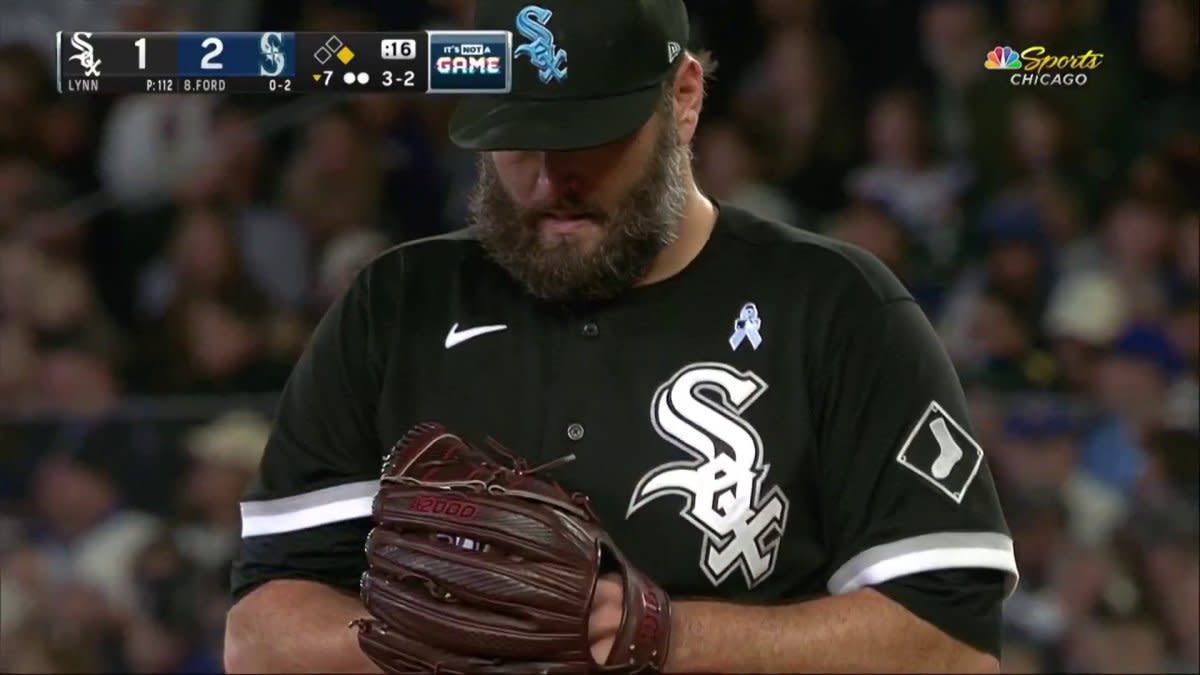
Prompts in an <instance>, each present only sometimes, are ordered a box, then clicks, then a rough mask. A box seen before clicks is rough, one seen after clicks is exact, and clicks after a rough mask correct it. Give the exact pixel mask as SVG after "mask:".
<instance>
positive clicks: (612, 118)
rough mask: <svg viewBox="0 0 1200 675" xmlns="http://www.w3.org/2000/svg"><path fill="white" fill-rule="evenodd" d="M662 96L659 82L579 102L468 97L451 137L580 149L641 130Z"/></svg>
mask: <svg viewBox="0 0 1200 675" xmlns="http://www.w3.org/2000/svg"><path fill="white" fill-rule="evenodd" d="M661 96H662V88H661V87H660V86H658V85H655V86H653V87H648V88H646V89H640V90H638V91H634V92H630V93H627V94H619V95H616V96H608V97H605V98H591V99H579V100H553V101H548V100H541V101H536V100H529V99H525V100H521V99H516V98H511V97H508V96H491V95H483V96H481V95H472V96H464V97H463V100H462V102H461V103H459V105H458V108H457V109H456V110H455V111H454V116H453V117H452V118H451V120H450V140H452V141H453V142H454V144H455V145H457V146H458V147H460V148H464V149H466V150H481V151H495V150H581V149H584V148H591V147H596V146H598V145H604V144H605V143H611V142H612V141H615V140H617V139H620V138H624V137H625V136H628V135H630V134H632V133H633V132H635V131H637V130H638V128H639V127H641V126H642V125H643V124H645V123H646V121H647V120H649V119H650V116H651V115H652V114H653V113H654V109H655V107H656V106H657V104H658V101H659V99H660V98H661Z"/></svg>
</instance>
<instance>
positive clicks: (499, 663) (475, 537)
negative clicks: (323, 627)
mask: <svg viewBox="0 0 1200 675" xmlns="http://www.w3.org/2000/svg"><path fill="white" fill-rule="evenodd" d="M489 446H490V447H489V449H488V451H485V450H483V449H481V448H478V447H474V446H471V445H469V444H467V443H466V442H465V441H464V440H462V439H461V438H460V437H458V436H456V435H455V434H454V433H452V432H450V431H449V430H447V429H446V428H445V427H443V426H441V425H438V424H421V425H418V426H416V427H414V428H412V429H411V430H409V432H408V433H407V434H405V436H404V438H403V439H402V440H401V441H400V442H399V443H398V444H397V445H396V447H395V448H394V449H393V450H392V452H391V453H390V455H389V456H388V458H387V461H386V462H385V463H384V468H383V477H382V481H381V485H380V490H379V494H378V496H376V498H375V502H374V504H373V514H374V518H375V527H374V529H373V530H372V531H371V534H370V535H369V536H368V538H367V545H366V553H367V571H366V572H365V573H364V574H363V577H362V584H361V596H362V601H363V603H364V605H365V606H366V609H367V612H368V613H369V614H370V615H371V618H369V619H362V620H359V621H356V622H355V626H356V627H357V629H358V641H359V645H360V646H361V648H362V650H363V652H364V653H365V654H366V655H367V656H368V657H370V658H371V660H373V661H374V662H375V663H376V664H377V665H378V666H379V667H380V668H382V669H383V670H384V671H386V672H423V673H428V672H441V673H539V672H540V673H594V672H628V673H635V672H652V671H661V670H662V666H663V663H664V662H665V661H666V657H667V647H668V645H669V628H670V604H669V600H668V597H667V595H666V593H664V592H663V591H662V589H660V588H659V587H658V586H656V585H655V584H654V583H653V582H652V581H651V580H650V579H649V578H647V577H646V576H645V575H644V574H642V573H641V572H639V571H638V570H637V569H636V568H634V567H633V565H631V564H630V563H629V561H628V560H627V559H626V558H625V556H624V555H623V554H622V553H621V551H620V549H619V548H617V546H616V545H615V544H614V543H613V540H612V538H611V537H610V536H609V535H608V533H607V532H606V531H605V530H604V528H603V527H602V526H601V524H600V521H599V519H598V518H597V517H596V515H595V513H594V512H593V510H592V508H591V506H590V504H589V501H588V499H587V497H585V496H583V495H581V494H571V493H568V492H567V491H566V490H564V489H563V488H562V487H560V486H559V485H558V484H557V483H555V482H553V481H551V480H550V479H548V478H546V477H545V471H547V470H548V469H550V468H552V465H558V464H560V463H561V462H562V461H564V460H565V459H569V458H564V460H556V461H555V462H552V463H551V464H549V465H545V466H542V467H529V466H528V464H527V463H526V462H525V461H524V460H522V459H520V458H517V457H516V456H514V455H512V454H511V453H509V452H508V451H506V450H505V449H504V448H503V447H501V446H499V445H498V444H496V443H495V442H494V441H489ZM501 456H503V457H501ZM607 572H618V573H620V575H621V577H622V579H623V582H624V597H625V608H624V615H623V617H622V622H621V627H620V630H619V631H618V633H617V636H616V640H615V642H614V644H613V648H612V651H611V653H610V656H609V658H608V662H607V663H605V664H597V663H596V662H595V660H594V659H593V658H592V654H591V649H590V644H589V640H588V619H589V616H590V614H591V607H592V596H593V592H594V590H595V587H596V582H597V580H598V579H599V577H600V576H601V575H602V574H604V573H607Z"/></svg>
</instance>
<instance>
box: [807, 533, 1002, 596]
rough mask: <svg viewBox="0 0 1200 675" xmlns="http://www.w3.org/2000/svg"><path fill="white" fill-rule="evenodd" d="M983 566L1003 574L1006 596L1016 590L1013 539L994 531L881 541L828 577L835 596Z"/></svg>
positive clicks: (829, 585)
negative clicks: (908, 578) (902, 579)
mask: <svg viewBox="0 0 1200 675" xmlns="http://www.w3.org/2000/svg"><path fill="white" fill-rule="evenodd" d="M969 568H982V569H993V570H999V571H1001V572H1004V573H1005V576H1006V578H1005V597H1007V596H1009V595H1012V592H1013V591H1014V590H1016V587H1017V583H1018V581H1019V580H1020V575H1019V573H1018V571H1017V561H1016V557H1015V556H1014V555H1013V543H1012V539H1011V538H1009V537H1008V536H1007V535H1003V534H999V533H996V532H935V533H933V534H923V535H919V536H916V537H909V538H907V539H900V540H898V541H894V542H890V543H887V544H880V545H879V546H874V547H872V548H869V549H867V550H865V551H862V552H861V553H859V554H858V555H856V556H854V557H853V558H851V559H850V560H847V561H846V562H845V563H844V564H843V565H842V566H841V567H840V568H838V570H837V571H836V572H834V573H833V575H832V576H831V577H829V582H828V583H827V584H826V587H827V588H828V589H829V592H830V593H832V594H834V595H839V594H842V593H851V592H853V591H857V590H859V589H860V588H863V587H865V586H874V585H876V584H881V583H883V582H885V581H890V580H892V579H897V578H900V577H904V576H908V575H910V574H919V573H921V572H932V571H936V570H945V569H969Z"/></svg>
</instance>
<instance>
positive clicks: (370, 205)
mask: <svg viewBox="0 0 1200 675" xmlns="http://www.w3.org/2000/svg"><path fill="white" fill-rule="evenodd" d="M283 190H284V195H283V197H284V200H285V202H286V204H287V206H288V208H289V210H290V212H291V214H292V216H293V217H294V218H296V219H297V220H299V222H300V223H302V224H303V225H304V227H305V228H306V230H307V232H308V234H309V236H311V237H312V238H313V239H315V240H316V241H317V242H320V243H324V242H326V241H328V240H329V239H331V238H333V237H334V236H336V235H338V234H341V233H343V232H347V231H349V230H354V229H360V228H371V227H378V226H379V224H380V216H381V212H380V199H381V197H382V194H383V172H382V170H381V168H380V156H379V151H378V148H377V147H376V146H375V145H374V143H373V139H372V137H371V136H370V134H369V133H368V131H367V129H366V128H364V127H363V126H362V125H361V123H360V122H359V120H358V119H357V118H356V117H355V116H354V114H353V113H352V112H350V111H348V110H336V111H334V112H329V113H326V114H325V115H323V116H322V117H320V118H319V119H317V120H315V121H314V122H313V123H311V124H310V125H309V126H308V127H307V128H306V129H305V130H304V135H303V137H302V138H301V139H300V145H299V148H297V150H296V153H295V155H293V157H292V158H291V160H290V161H289V165H288V167H287V169H286V173H285V175H284V183H283Z"/></svg>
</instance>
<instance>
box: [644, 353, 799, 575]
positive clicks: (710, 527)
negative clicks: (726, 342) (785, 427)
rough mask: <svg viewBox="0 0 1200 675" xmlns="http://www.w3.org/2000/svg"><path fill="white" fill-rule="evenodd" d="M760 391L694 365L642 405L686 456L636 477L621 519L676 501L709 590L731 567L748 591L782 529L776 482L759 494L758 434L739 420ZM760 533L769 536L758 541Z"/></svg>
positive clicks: (770, 566)
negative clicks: (699, 536) (681, 502)
mask: <svg viewBox="0 0 1200 675" xmlns="http://www.w3.org/2000/svg"><path fill="white" fill-rule="evenodd" d="M766 390H767V384H766V383H765V382H763V380H762V379H761V378H759V377H758V376H757V375H755V374H754V373H752V372H744V373H741V372H738V371H736V370H735V369H733V368H732V367H731V366H728V365H726V364H723V363H697V364H692V365H689V366H687V367H685V368H683V369H681V370H680V371H679V372H677V373H675V375H673V376H672V377H671V379H670V380H668V381H667V382H666V383H664V384H663V385H662V386H660V387H659V388H658V391H657V392H656V393H655V395H654V401H653V403H652V405H651V408H650V418H651V421H652V422H653V424H654V429H655V431H657V432H658V434H659V435H660V436H662V437H663V438H664V439H666V440H667V441H669V442H671V443H672V444H674V445H675V446H677V447H679V448H680V449H681V450H683V451H684V452H686V453H687V454H689V455H690V456H691V457H692V459H685V460H680V461H676V462H669V463H667V464H664V465H662V466H660V467H658V468H656V469H654V470H653V471H651V472H649V473H647V474H646V475H645V476H643V477H642V479H641V480H640V481H638V485H637V487H636V488H635V489H634V491H633V495H632V497H631V498H630V502H629V510H628V511H627V513H626V517H629V516H631V515H633V513H634V512H636V511H637V510H638V509H640V508H642V507H643V506H645V505H646V504H648V503H650V502H651V501H653V500H655V499H658V498H660V497H665V496H667V495H678V496H681V497H683V498H684V499H685V500H686V505H685V506H684V509H683V510H682V511H680V515H681V516H683V517H684V518H685V519H687V520H688V521H689V522H690V523H692V524H693V525H695V526H696V527H697V528H699V529H700V531H701V532H702V533H703V535H704V541H703V543H702V545H701V547H700V569H701V570H702V571H703V572H704V574H705V576H707V577H708V579H709V581H711V582H712V584H713V585H714V586H719V585H720V584H721V583H723V582H724V581H725V580H726V579H727V578H728V577H729V575H730V574H732V573H733V572H734V571H735V570H738V569H740V570H741V571H742V575H743V577H744V578H745V580H746V585H747V587H749V588H753V587H754V586H756V585H758V584H759V583H760V582H762V581H763V580H764V579H766V578H767V577H768V576H770V574H771V572H772V571H774V569H775V562H776V558H777V553H778V548H779V541H780V539H781V537H782V535H783V530H784V528H785V527H786V526H787V511H788V500H787V497H786V496H784V494H783V491H782V490H780V488H779V486H778V485H776V486H775V487H773V488H771V489H770V490H769V491H767V492H766V493H765V494H764V493H763V483H764V481H765V479H766V476H767V472H768V471H769V470H770V466H769V465H767V464H765V463H764V453H763V442H762V439H761V438H760V437H759V435H758V432H757V431H756V430H755V429H754V427H752V426H750V424H749V423H747V422H746V420H744V419H743V418H742V416H741V415H742V413H743V412H744V411H745V410H746V409H747V408H749V407H750V406H751V405H752V404H753V403H754V401H755V400H756V399H757V398H758V397H759V396H761V395H762V394H763V392H765V391H766ZM716 441H720V443H721V446H722V447H720V448H718V445H717V443H716ZM768 534H774V535H776V536H774V537H773V538H771V540H770V541H768V542H765V541H764V538H766V537H767V535H768Z"/></svg>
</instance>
